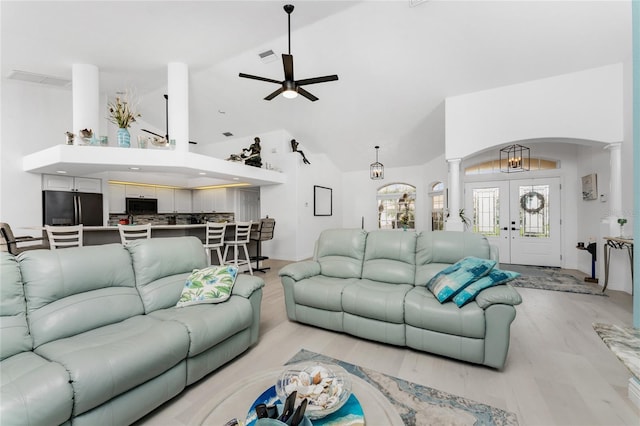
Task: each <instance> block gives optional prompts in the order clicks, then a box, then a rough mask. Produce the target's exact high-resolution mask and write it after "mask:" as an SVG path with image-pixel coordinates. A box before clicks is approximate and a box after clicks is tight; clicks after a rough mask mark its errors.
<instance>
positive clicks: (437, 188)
mask: <svg viewBox="0 0 640 426" xmlns="http://www.w3.org/2000/svg"><path fill="white" fill-rule="evenodd" d="M429 196H430V197H431V230H432V231H442V230H443V229H444V209H445V200H444V183H442V182H436V183H434V184H433V185H431V191H430V192H429Z"/></svg>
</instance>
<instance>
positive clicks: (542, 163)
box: [464, 158, 560, 176]
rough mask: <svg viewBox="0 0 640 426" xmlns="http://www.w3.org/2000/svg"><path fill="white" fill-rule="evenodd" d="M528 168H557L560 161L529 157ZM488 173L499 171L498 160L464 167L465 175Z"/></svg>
mask: <svg viewBox="0 0 640 426" xmlns="http://www.w3.org/2000/svg"><path fill="white" fill-rule="evenodd" d="M529 167H530V170H551V169H559V168H560V162H559V161H554V160H543V159H542V158H531V161H530V164H529ZM489 173H500V160H489V161H485V162H482V163H477V164H472V165H470V166H468V167H466V168H465V169H464V174H465V175H466V176H470V175H484V174H489Z"/></svg>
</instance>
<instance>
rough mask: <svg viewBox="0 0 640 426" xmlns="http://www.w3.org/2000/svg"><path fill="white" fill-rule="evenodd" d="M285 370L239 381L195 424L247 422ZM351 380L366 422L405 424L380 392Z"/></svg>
mask: <svg viewBox="0 0 640 426" xmlns="http://www.w3.org/2000/svg"><path fill="white" fill-rule="evenodd" d="M284 368H285V367H281V368H277V369H271V370H267V371H264V372H262V373H259V374H256V375H253V376H251V377H247V378H245V379H241V380H238V381H237V382H235V383H233V384H231V385H229V386H228V387H227V388H225V389H222V390H220V391H219V392H216V394H215V395H212V396H211V399H210V400H209V402H208V403H207V404H205V406H203V407H202V408H201V409H200V410H199V411H198V412H197V413H195V415H194V416H193V424H202V425H215V426H221V425H224V424H225V423H226V422H227V421H229V420H231V419H233V418H237V419H238V420H242V421H243V422H244V420H245V418H246V415H247V412H248V410H249V408H250V407H251V404H252V403H253V401H255V399H256V398H257V397H258V396H260V394H262V392H264V391H265V390H266V389H268V388H269V387H271V386H273V385H274V384H275V383H276V380H277V379H278V377H279V376H280V374H282V371H283V369H284ZM350 377H351V392H352V393H353V394H354V395H355V396H356V397H357V398H358V401H359V402H360V405H361V406H362V410H363V412H364V418H365V422H367V419H370V420H369V421H370V422H372V423H375V424H384V425H389V426H395V425H399V426H401V425H403V422H402V419H401V418H400V416H399V415H398V413H397V412H396V410H395V408H394V407H393V405H392V404H391V403H390V402H389V400H388V399H387V398H385V396H384V395H383V394H382V393H380V391H379V390H378V389H376V388H374V387H373V386H371V385H370V384H369V383H367V382H365V381H364V380H362V379H361V378H359V377H356V376H354V375H350Z"/></svg>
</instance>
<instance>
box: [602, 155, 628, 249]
mask: <svg viewBox="0 0 640 426" xmlns="http://www.w3.org/2000/svg"><path fill="white" fill-rule="evenodd" d="M605 149H608V150H609V174H610V175H609V212H608V214H607V216H606V217H605V218H604V220H603V222H605V223H607V224H608V230H609V236H612V237H615V236H617V235H618V234H619V233H620V225H619V224H618V218H620V217H623V213H622V143H620V142H615V143H610V144H609V145H607V146H606V147H605Z"/></svg>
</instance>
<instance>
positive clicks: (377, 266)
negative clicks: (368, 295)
mask: <svg viewBox="0 0 640 426" xmlns="http://www.w3.org/2000/svg"><path fill="white" fill-rule="evenodd" d="M415 262H416V234H415V232H398V231H389V230H378V231H371V232H369V234H368V235H367V245H366V248H365V253H364V262H363V265H362V278H366V279H370V280H374V281H380V282H384V283H388V284H411V285H413V283H414V281H415V274H416V265H415Z"/></svg>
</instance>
